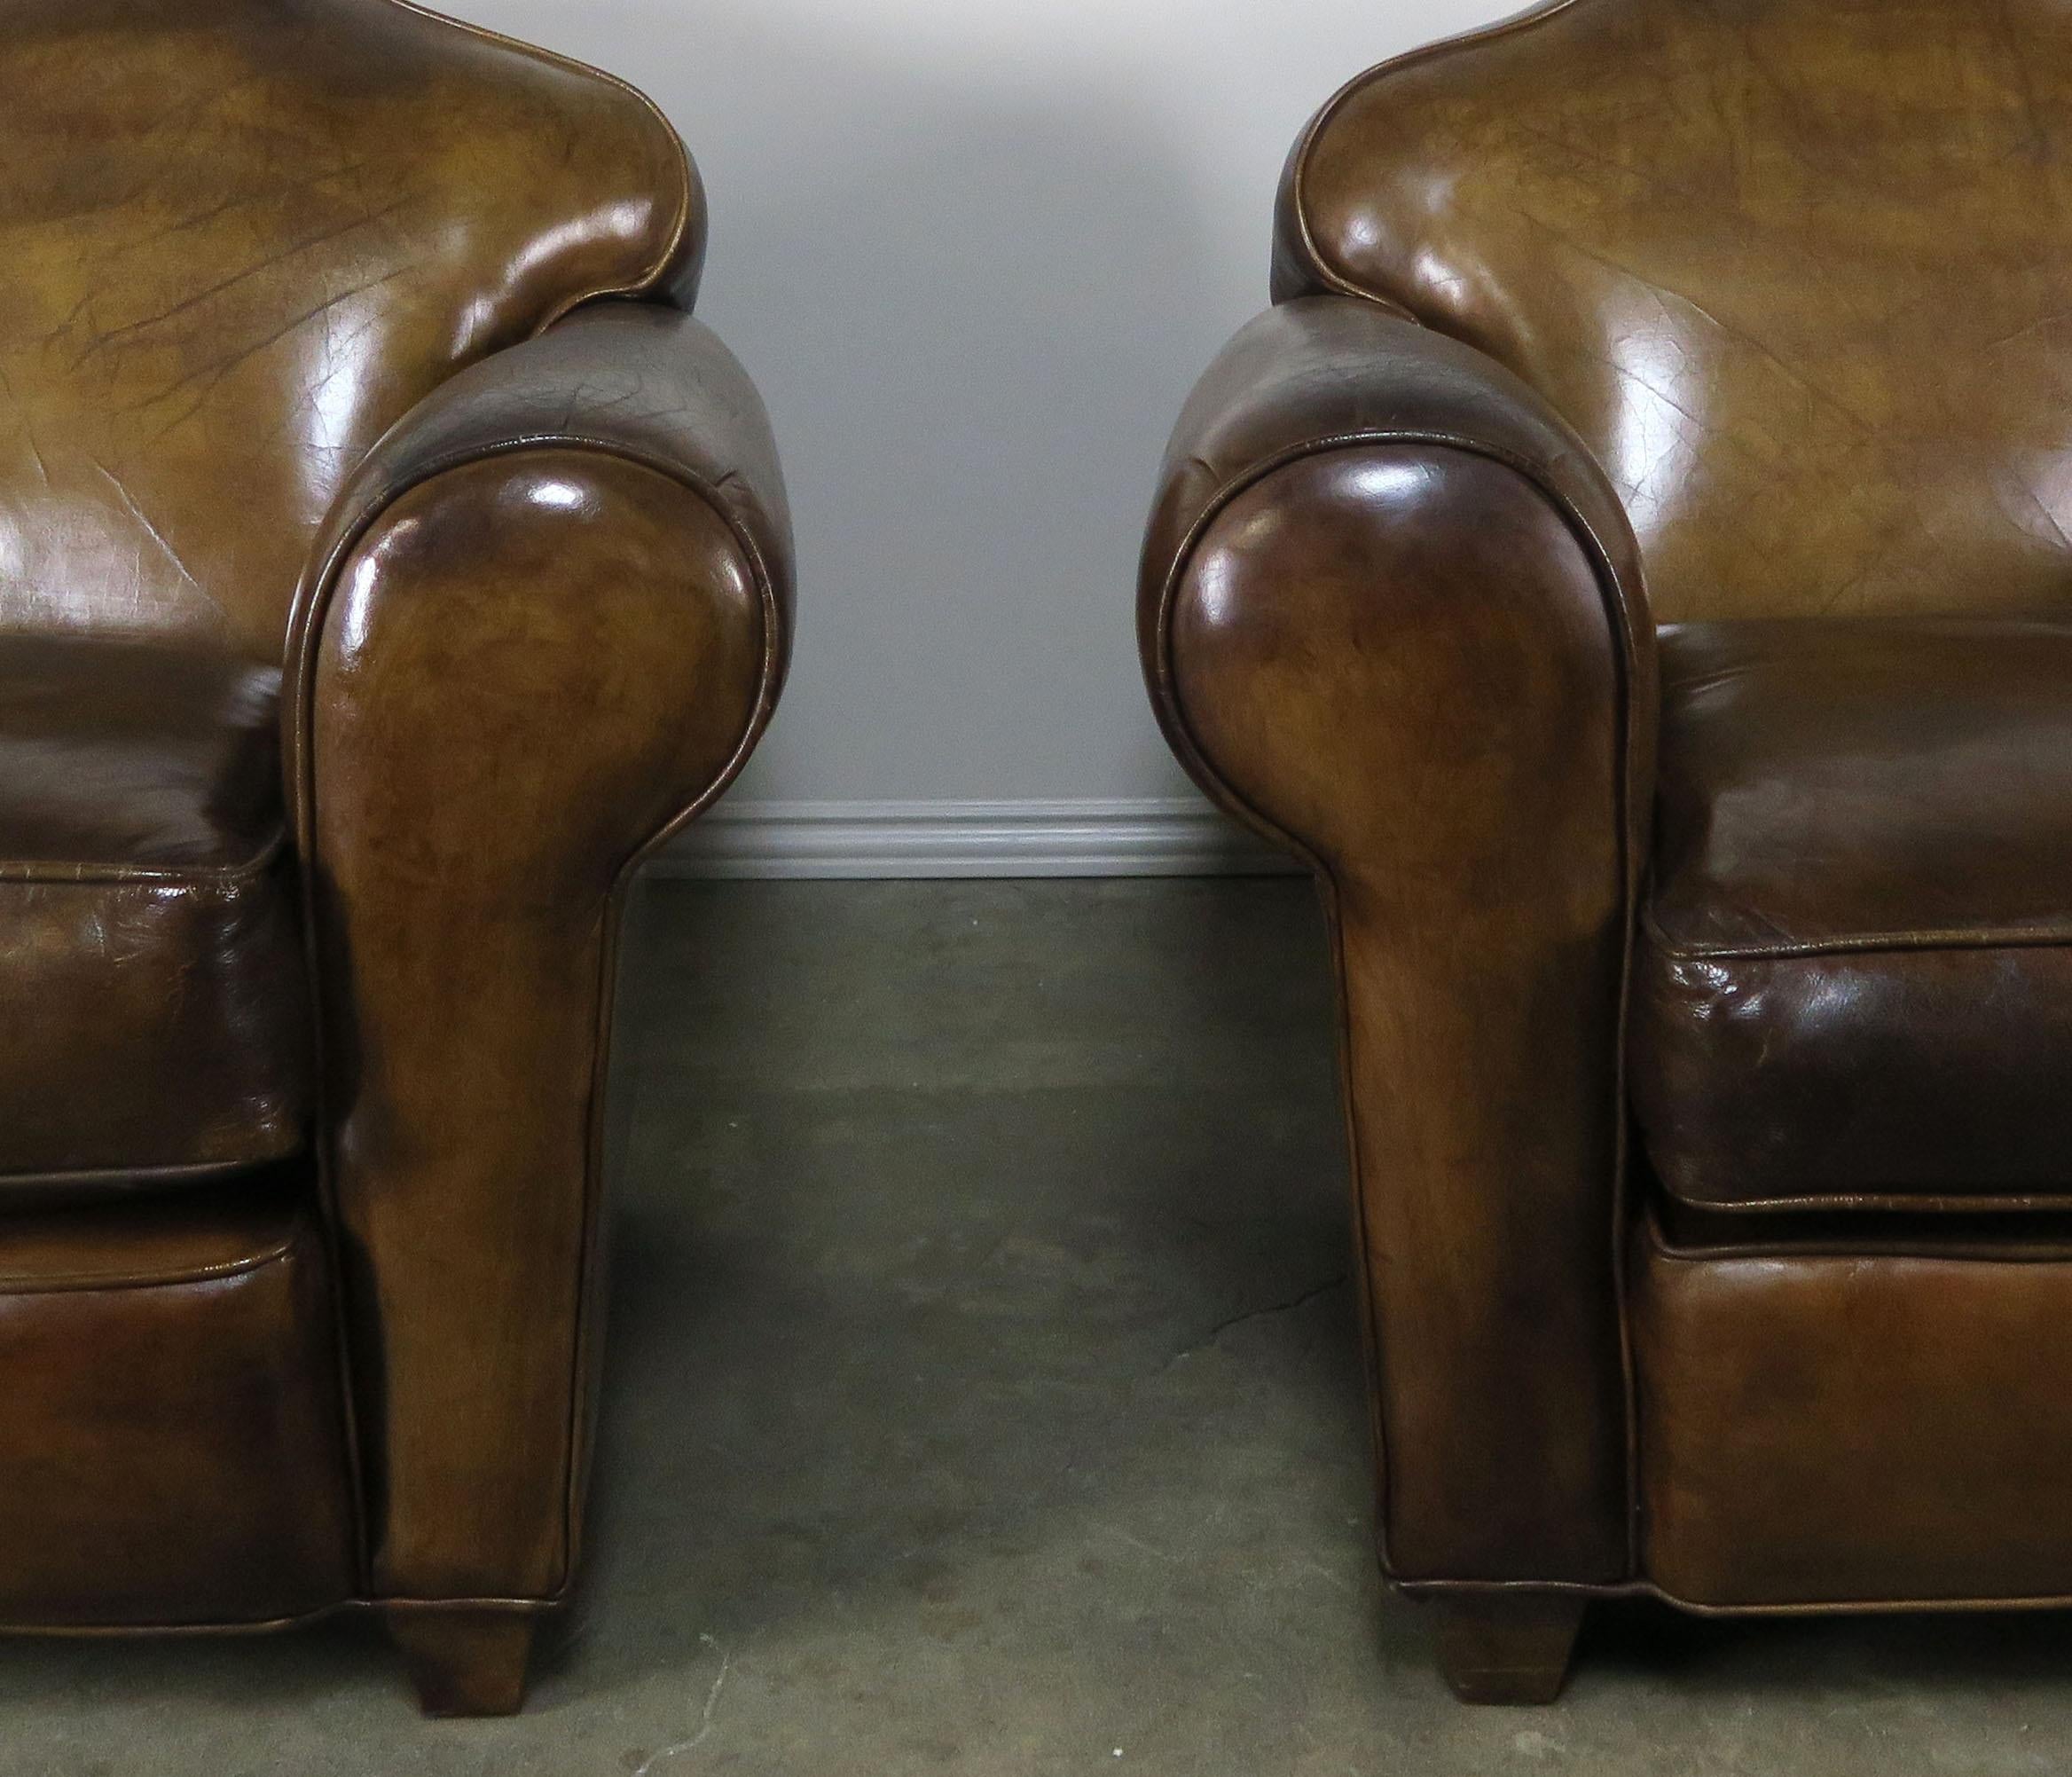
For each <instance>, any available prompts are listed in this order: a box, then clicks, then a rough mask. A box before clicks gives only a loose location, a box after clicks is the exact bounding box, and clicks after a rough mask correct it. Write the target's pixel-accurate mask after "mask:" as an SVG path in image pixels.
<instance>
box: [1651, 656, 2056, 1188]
mask: <svg viewBox="0 0 2072 1777" xmlns="http://www.w3.org/2000/svg"><path fill="white" fill-rule="evenodd" d="M1661 658H1662V733H1661V765H1660V786H1661V787H1660V798H1659V805H1658V806H1659V810H1660V813H1659V817H1658V835H1659V837H1658V845H1657V851H1656V861H1655V872H1654V884H1653V887H1652V893H1651V896H1650V900H1649V904H1648V910H1647V916H1646V919H1645V921H1644V935H1643V938H1642V942H1641V948H1640V960H1639V964H1638V967H1637V969H1636V978H1635V979H1636V985H1635V1008H1634V1010H1635V1017H1634V1027H1633V1045H1632V1058H1631V1063H1630V1075H1631V1078H1632V1081H1633V1087H1634V1099H1635V1105H1636V1109H1637V1111H1638V1113H1639V1116H1640V1120H1641V1122H1642V1124H1643V1126H1644V1128H1645V1130H1646V1136H1647V1146H1648V1152H1649V1156H1650V1159H1651V1160H1652V1163H1653V1166H1654V1169H1655V1172H1656V1174H1657V1175H1658V1176H1659V1177H1660V1180H1661V1182H1662V1183H1663V1184H1664V1186H1665V1187H1666V1188H1667V1189H1668V1190H1669V1191H1671V1192H1673V1193H1675V1194H1676V1196H1678V1197H1680V1198H1682V1199H1685V1200H1686V1201H1688V1202H1691V1203H1694V1204H1698V1205H1703V1206H1712V1207H1759V1206H1764V1205H1768V1206H1772V1207H1793V1206H1796V1207H1807V1208H1817V1207H1842V1206H1853V1207H1880V1206H1883V1207H1914V1208H1943V1209H1960V1210H1961V1209H1972V1210H1975V1209H1980V1208H1987V1207H1997V1208H2002V1209H2033V1208H2037V1207H2040V1206H2043V1205H2045V1204H2049V1203H2053V1202H2057V1203H2062V1202H2064V1201H2066V1200H2067V1199H2068V1198H2072V1094H2068V1092H2067V1091H2066V1089H2065V1081H2066V1079H2067V1077H2068V1070H2072V907H2068V900H2067V894H2066V882H2067V865H2068V861H2072V622H2065V621H2043V620H2038V621H2033V622H2014V621H1994V620H1990V619H1983V620H1974V619H1967V618H1956V619H1946V620H1942V621H1922V620H1907V619H1893V620H1888V621H1884V622H1864V621H1861V620H1857V621H1850V620H1818V619H1812V620H1809V619H1796V620H1791V621H1786V622H1777V623H1748V624H1709V625H1685V626H1682V627H1677V628H1671V629H1666V630H1664V631H1663V632H1662V635H1661Z"/></svg>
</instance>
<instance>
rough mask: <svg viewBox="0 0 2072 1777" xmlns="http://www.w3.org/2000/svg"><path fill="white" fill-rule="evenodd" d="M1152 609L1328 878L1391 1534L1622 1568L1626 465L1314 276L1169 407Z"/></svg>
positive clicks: (1236, 754)
mask: <svg viewBox="0 0 2072 1777" xmlns="http://www.w3.org/2000/svg"><path fill="white" fill-rule="evenodd" d="M1140 623H1141V636H1142V647H1143V652H1144V661H1145V668H1146V672H1147V676H1148V678H1149V680H1150V686H1151V691H1152V696H1153V699H1154V702H1155V703H1156V704H1157V705H1158V713H1159V717H1160V719H1161V720H1162V722H1163V723H1164V725H1165V727H1166V733H1167V735H1168V736H1169V737H1170V739H1171V740H1172V743H1173V747H1174V749H1175V751H1177V752H1178V753H1179V754H1180V757H1181V760H1182V761H1183V762H1184V763H1185V764H1186V765H1187V766H1188V767H1189V770H1190V771H1191V772H1192V773H1193V774H1194V775H1195V777H1196V778H1197V781H1198V782H1201V783H1202V784H1203V785H1204V786H1205V788H1207V789H1208V790H1210V791H1211V793H1212V794H1213V795H1214V796H1216V797H1217V798H1219V799H1220V801H1222V802H1223V803H1224V804H1225V805H1226V806H1229V807H1230V808H1232V809H1233V810H1234V811H1236V813H1238V814H1241V815H1243V816H1244V817H1245V818H1246V819H1248V820H1249V821H1251V822H1252V823H1253V824H1254V825H1255V826H1257V827H1259V828H1260V829H1261V830H1264V831H1265V832H1266V833H1267V834H1268V836H1269V837H1274V838H1276V839H1278V840H1279V841H1280V842H1281V843H1282V844H1283V845H1287V846H1288V847H1290V848H1291V849H1292V850H1294V851H1295V852H1297V853H1299V854H1300V855H1301V856H1303V857H1305V858H1306V859H1307V860H1308V861H1309V862H1310V863H1311V864H1312V866H1313V867H1314V868H1315V869H1316V870H1317V872H1318V874H1319V876H1320V878H1321V880H1322V886H1323V889H1324V892H1325V898H1326V901H1327V905H1328V907H1329V910H1330V916H1331V919H1332V924H1333V930H1334V933H1335V940H1336V942H1335V950H1336V956H1337V963H1338V971H1339V985H1340V997H1341V1004H1342V1009H1343V1018H1344V1025H1343V1042H1344V1054H1345V1067H1346V1108H1347V1117H1348V1122H1349V1126H1350V1128H1349V1133H1350V1138H1351V1145H1352V1152H1353V1160H1354V1188H1355V1202H1356V1208H1357V1215H1358V1228H1359V1238H1360V1242H1361V1245H1362V1254H1361V1258H1362V1277H1363V1279H1364V1282H1365V1292H1364V1311H1365V1316H1366V1332H1367V1337H1368V1347H1369V1355H1370V1372H1371V1374H1372V1376H1373V1379H1374V1391H1375V1392H1374V1400H1375V1415H1374V1416H1375V1424H1376V1427H1377V1435H1378V1438H1377V1441H1378V1447H1379V1451H1380V1453H1381V1460H1382V1468H1383V1475H1382V1485H1381V1498H1382V1545H1383V1557H1384V1561H1385V1565H1386V1566H1387V1568H1388V1570H1389V1571H1390V1572H1391V1574H1392V1575H1393V1576H1395V1577H1396V1578H1397V1579H1398V1580H1399V1581H1401V1582H1402V1583H1404V1584H1408V1585H1411V1586H1414V1587H1426V1588H1430V1587H1443V1586H1446V1585H1449V1584H1453V1585H1468V1586H1476V1585H1488V1584H1526V1585H1532V1584H1542V1585H1564V1586H1574V1585H1605V1584H1616V1583H1618V1582H1620V1581H1621V1580H1622V1579H1624V1578H1625V1577H1626V1576H1628V1575H1629V1573H1630V1571H1631V1551H1630V1548H1629V1507H1628V1501H1629V1482H1628V1464H1629V1449H1630V1446H1629V1435H1628V1430H1627V1427H1628V1424H1629V1414H1628V1407H1627V1379H1626V1374H1625V1370H1624V1356H1623V1344H1622V1328H1621V1309H1620V1297H1619V1292H1620V1288H1621V1281H1620V1279H1621V1272H1620V1268H1619V1264H1618V1262H1617V1250H1618V1242H1619V1240H1620V1238H1621V1207H1620V1194H1621V1177H1622V1172H1623V1165H1624V1142H1625V1129H1626V1117H1625V1109H1624V1102H1625V1088H1624V1081H1623V1074H1622V1069H1623V1050H1624V1043H1623V1035H1622V1031H1623V1022H1624V1018H1625V1006H1626V994H1627V976H1628V972H1629V967H1630V962H1629V959H1630V950H1631V940H1632V928H1633V915H1634V907H1635V901H1636V892H1637V884H1638V880H1639V875H1640V869H1641V864H1642V861H1643V859H1644V855H1645V845H1646V828H1647V807H1648V800H1649V794H1650V778H1651V759H1652V742H1653V735H1654V726H1655V719H1656V714H1655V701H1654V691H1653V658H1654V650H1653V634H1652V625H1650V622H1649V619H1648V615H1647V609H1646V604H1645V600H1644V593H1643V589H1642V583H1641V575H1640V568H1639V559H1638V554H1637V549H1636V545H1635V542H1634V539H1633V536H1632V532H1631V530H1630V527H1629V524H1628V523H1627V521H1626V519H1625V516H1624V515H1623V512H1622V511H1621V507H1620V503H1619V500H1618V499H1617V497H1616V495H1615V494H1614V493H1613V491H1612V489H1611V487H1610V486H1609V485H1608V484H1607V483H1606V481H1605V476H1604V475H1603V474H1602V473H1601V471H1600V470H1599V468H1598V467H1597V464H1596V463H1595V462H1594V461H1593V460H1591V458H1590V455H1589V452H1588V451H1587V449H1585V447H1584V446H1583V445H1582V444H1581V442H1580V441H1579V440H1578V439H1577V438H1576V437H1575V436H1574V434H1573V433H1572V432H1571V431H1570V430H1569V429H1568V428H1566V426H1564V425H1563V424H1562V423H1561V421H1559V420H1558V418H1557V417H1556V416H1555V415H1554V414H1553V413H1551V412H1550V411H1549V409H1548V408H1547V406H1546V405H1545V404H1544V403H1543V402H1542V400H1541V399H1540V398H1539V397H1537V396H1536V395H1534V392H1533V391H1532V390H1531V389H1527V387H1526V386H1525V385H1524V384H1522V383H1520V382H1519V381H1518V380H1517V379H1516V378H1515V377H1513V376H1511V375H1510V374H1509V373H1506V372H1505V371H1504V370H1503V368H1502V367H1501V366H1498V365H1496V364H1495V363H1494V362H1492V361H1491V360H1489V359H1488V358H1486V357H1484V356H1482V355H1481V354H1479V353H1478V352H1476V351H1474V350H1472V349H1470V348H1468V347H1466V346H1464V345H1462V344H1460V343H1459V342H1456V341H1453V340H1450V339H1448V338H1446V337H1443V336H1442V335H1440V334H1435V333H1432V332H1430V331H1428V330H1426V329H1425V328H1423V327H1420V326H1417V325H1416V324H1415V323H1414V322H1411V321H1409V320H1408V319H1406V318H1402V317H1401V316H1399V315H1396V314H1393V313H1391V312H1390V311H1386V310H1384V309H1382V308H1380V307H1379V306H1378V305H1376V304H1372V303H1364V302H1362V301H1360V300H1358V299H1356V298H1352V297H1343V296H1317V297H1310V298H1305V299H1303V300H1300V301H1297V302H1293V303H1288V304H1287V305H1285V306H1284V307H1283V308H1281V309H1279V310H1276V311H1274V312H1272V313H1270V314H1268V315H1266V316H1264V317H1262V318H1260V319H1259V320H1257V321H1254V322H1253V323H1252V325H1251V326H1249V327H1247V328H1246V329H1245V330H1244V332H1243V333H1242V334H1239V336H1238V337H1237V339H1236V342H1234V343H1233V344H1232V345H1231V347H1230V348H1229V349H1228V351H1227V352H1226V353H1225V354H1224V356H1223V358H1221V360H1220V362H1219V363H1218V365H1217V366H1216V367H1215V368H1214V369H1213V370H1212V371H1211V372H1210V373H1209V374H1208V376H1207V377H1206V378H1205V381H1203V383H1202V385H1201V387H1200V389H1198V390H1197V393H1196V395H1195V397H1194V399H1193V401H1192V402H1191V403H1190V404H1189V407H1188V409H1187V412H1186V415H1185V417H1184V418H1183V419H1182V420H1181V424H1180V430H1179V435H1178V436H1177V437H1176V438H1175V440H1174V442H1173V449H1172V452H1171V453H1170V455H1169V456H1168V458H1167V460H1166V471H1165V476H1164V481H1163V484H1162V487H1161V491H1160V495H1159V499H1158V507H1157V510H1156V513H1155V515H1154V516H1153V518H1152V520H1151V524H1150V536H1149V539H1148V542H1147V545H1146V548H1145V554H1144V570H1143V580H1142V595H1141V603H1140Z"/></svg>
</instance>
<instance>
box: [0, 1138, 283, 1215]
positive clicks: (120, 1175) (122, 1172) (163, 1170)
mask: <svg viewBox="0 0 2072 1777" xmlns="http://www.w3.org/2000/svg"><path fill="white" fill-rule="evenodd" d="M300 1152H302V1139H301V1137H300V1136H297V1137H296V1138H295V1140H294V1142H293V1143H292V1144H289V1145H288V1146H286V1147H284V1148H282V1149H281V1150H280V1152H278V1153H272V1154H257V1155H255V1156H254V1157H253V1158H251V1159H250V1160H192V1161H190V1162H188V1163H187V1164H185V1165H184V1166H156V1167H131V1166H93V1167H80V1168H76V1169H75V1170H72V1171H68V1172H8V1173H0V1203H4V1202H5V1201H6V1200H7V1199H8V1198H9V1197H10V1196H11V1195H12V1194H13V1193H14V1192H16V1191H73V1190H80V1191H91V1192H99V1193H101V1194H102V1195H104V1196H105V1197H120V1196H127V1195H129V1194H130V1193H129V1191H127V1190H126V1189H125V1185H126V1182H127V1181H130V1180H134V1181H135V1182H136V1185H137V1191H139V1192H144V1191H150V1190H151V1189H153V1187H155V1186H159V1185H184V1184H210V1183H216V1181H218V1180H220V1179H226V1178H235V1177H236V1176H237V1175H239V1174H240V1173H246V1172H250V1171H252V1170H253V1169H254V1168H259V1167H265V1166H271V1165H273V1164H275V1163H276V1162H278V1161H280V1160H293V1159H294V1157H295V1155H297V1154H298V1153H300Z"/></svg>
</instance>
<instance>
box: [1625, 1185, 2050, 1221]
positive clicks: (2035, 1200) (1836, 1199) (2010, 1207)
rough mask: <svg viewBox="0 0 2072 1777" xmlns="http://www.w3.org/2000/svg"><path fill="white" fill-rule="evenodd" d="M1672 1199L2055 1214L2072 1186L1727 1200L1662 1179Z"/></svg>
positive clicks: (1760, 1209) (1791, 1209) (1720, 1206)
mask: <svg viewBox="0 0 2072 1777" xmlns="http://www.w3.org/2000/svg"><path fill="white" fill-rule="evenodd" d="M1660 1183H1661V1187H1662V1191H1663V1194H1664V1195H1665V1196H1667V1197H1668V1199H1670V1200H1671V1201H1672V1202H1674V1203H1676V1204H1679V1205H1681V1206H1682V1207H1684V1208H1685V1209H1692V1210H1696V1211H1697V1212H1698V1213H1699V1215H1793V1214H1794V1213H1796V1212H1800V1211H1818V1210H1823V1209H1848V1210H1872V1211H1885V1210H1890V1211H1893V1212H1895V1213H1902V1214H1911V1215H1964V1214H1965V1213H1966V1211H1969V1210H1981V1211H1990V1213H1991V1214H1993V1215H2025V1214H2028V1213H2029V1212H2031V1211H2035V1212H2037V1213H2039V1214H2046V1215H2047V1214H2050V1213H2052V1212H2054V1211H2058V1210H2063V1209H2072V1191H1998V1192H1986V1191H1981V1192H1980V1193H1979V1194H1978V1195H1977V1196H1975V1197H1974V1196H1971V1195H1968V1194H1967V1195H1966V1196H1963V1197H1956V1196H1952V1195H1951V1194H1950V1192H1949V1191H1920V1192H1918V1193H1909V1192H1906V1191H1891V1190H1886V1191H1828V1192H1826V1193H1825V1194H1809V1195H1807V1196H1804V1197H1743V1198H1736V1199H1733V1200H1731V1201H1723V1200H1722V1199H1718V1198H1713V1197H1692V1196H1691V1194H1690V1193H1689V1192H1688V1191H1678V1190H1676V1188H1675V1187H1674V1186H1673V1185H1671V1184H1670V1183H1668V1181H1667V1180H1662V1181H1660Z"/></svg>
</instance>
